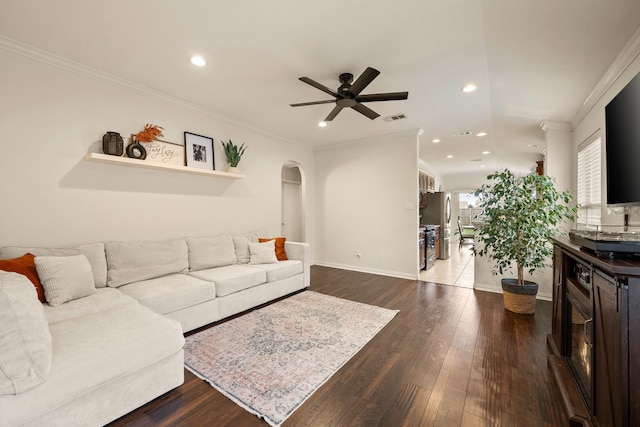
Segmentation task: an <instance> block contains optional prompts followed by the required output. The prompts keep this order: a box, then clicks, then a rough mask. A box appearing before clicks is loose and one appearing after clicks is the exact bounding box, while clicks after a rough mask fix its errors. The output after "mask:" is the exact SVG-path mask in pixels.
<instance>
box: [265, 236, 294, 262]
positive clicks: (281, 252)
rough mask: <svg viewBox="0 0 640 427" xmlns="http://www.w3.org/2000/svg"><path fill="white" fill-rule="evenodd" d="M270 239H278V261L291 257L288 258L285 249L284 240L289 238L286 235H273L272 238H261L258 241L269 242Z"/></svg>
mask: <svg viewBox="0 0 640 427" xmlns="http://www.w3.org/2000/svg"><path fill="white" fill-rule="evenodd" d="M269 240H275V241H276V258H278V261H286V260H288V259H289V258H287V254H286V253H285V251H284V242H285V240H287V239H286V237H272V238H270V239H264V238H259V239H258V242H259V243H264V242H268V241H269Z"/></svg>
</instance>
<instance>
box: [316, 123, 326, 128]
mask: <svg viewBox="0 0 640 427" xmlns="http://www.w3.org/2000/svg"><path fill="white" fill-rule="evenodd" d="M318 126H320V127H321V128H324V127H327V122H320V123H318Z"/></svg>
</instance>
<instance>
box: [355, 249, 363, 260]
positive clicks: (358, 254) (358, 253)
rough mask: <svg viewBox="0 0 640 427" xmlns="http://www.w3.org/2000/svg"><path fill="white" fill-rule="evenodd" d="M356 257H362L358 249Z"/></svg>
mask: <svg viewBox="0 0 640 427" xmlns="http://www.w3.org/2000/svg"><path fill="white" fill-rule="evenodd" d="M356 256H357V257H358V258H360V257H361V256H362V252H360V249H358V250H357V251H356Z"/></svg>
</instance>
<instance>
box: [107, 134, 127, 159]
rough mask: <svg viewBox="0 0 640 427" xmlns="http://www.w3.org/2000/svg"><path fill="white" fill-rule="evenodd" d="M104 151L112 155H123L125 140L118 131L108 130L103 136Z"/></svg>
mask: <svg viewBox="0 0 640 427" xmlns="http://www.w3.org/2000/svg"><path fill="white" fill-rule="evenodd" d="M102 151H103V152H104V154H110V155H112V156H122V153H123V152H124V142H123V140H122V136H120V134H119V133H118V132H111V131H109V132H107V133H105V134H104V136H103V137H102Z"/></svg>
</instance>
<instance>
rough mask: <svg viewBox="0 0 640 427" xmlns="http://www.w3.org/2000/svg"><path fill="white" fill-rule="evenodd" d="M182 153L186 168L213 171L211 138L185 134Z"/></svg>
mask: <svg viewBox="0 0 640 427" xmlns="http://www.w3.org/2000/svg"><path fill="white" fill-rule="evenodd" d="M184 153H185V158H186V164H187V166H189V167H194V168H199V169H209V170H214V169H215V163H214V159H213V138H209V137H207V136H202V135H197V134H195V133H191V132H185V133H184Z"/></svg>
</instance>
